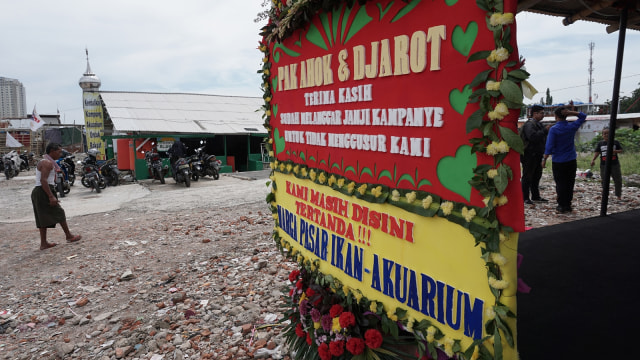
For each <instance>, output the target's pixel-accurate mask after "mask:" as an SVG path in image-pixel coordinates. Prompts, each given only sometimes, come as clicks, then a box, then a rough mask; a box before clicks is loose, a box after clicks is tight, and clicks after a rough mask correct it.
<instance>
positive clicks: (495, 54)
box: [487, 47, 509, 62]
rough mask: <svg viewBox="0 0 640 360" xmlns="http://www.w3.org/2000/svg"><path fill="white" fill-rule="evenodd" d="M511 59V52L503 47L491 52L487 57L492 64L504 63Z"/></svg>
mask: <svg viewBox="0 0 640 360" xmlns="http://www.w3.org/2000/svg"><path fill="white" fill-rule="evenodd" d="M508 58H509V51H508V50H507V49H505V48H503V47H500V48H497V49H495V50H491V54H489V56H488V57H487V60H489V61H490V62H502V61H505V60H507V59H508Z"/></svg>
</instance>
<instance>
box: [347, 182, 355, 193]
mask: <svg viewBox="0 0 640 360" xmlns="http://www.w3.org/2000/svg"><path fill="white" fill-rule="evenodd" d="M355 188H356V183H354V182H353V181H352V182H350V183H349V185H347V191H348V192H349V194H351V193H352V192H353V190H354V189H355Z"/></svg>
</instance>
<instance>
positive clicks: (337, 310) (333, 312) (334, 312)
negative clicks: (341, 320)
mask: <svg viewBox="0 0 640 360" xmlns="http://www.w3.org/2000/svg"><path fill="white" fill-rule="evenodd" d="M343 311H344V309H343V308H342V306H341V305H340V304H335V305H333V306H332V307H331V309H330V310H329V315H330V316H331V317H332V318H334V317H336V316H340V314H342V312H343Z"/></svg>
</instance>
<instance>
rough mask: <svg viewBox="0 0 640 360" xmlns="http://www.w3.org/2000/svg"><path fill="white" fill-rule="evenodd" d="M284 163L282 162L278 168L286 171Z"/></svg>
mask: <svg viewBox="0 0 640 360" xmlns="http://www.w3.org/2000/svg"><path fill="white" fill-rule="evenodd" d="M284 168H285V166H284V163H280V166H278V169H280V171H284Z"/></svg>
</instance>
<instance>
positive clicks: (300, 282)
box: [296, 279, 303, 290]
mask: <svg viewBox="0 0 640 360" xmlns="http://www.w3.org/2000/svg"><path fill="white" fill-rule="evenodd" d="M302 285H303V284H302V279H300V280H298V282H297V283H296V289H298V290H300V289H302Z"/></svg>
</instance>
